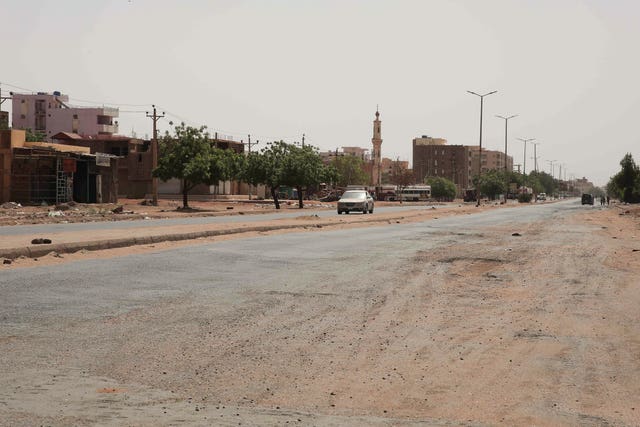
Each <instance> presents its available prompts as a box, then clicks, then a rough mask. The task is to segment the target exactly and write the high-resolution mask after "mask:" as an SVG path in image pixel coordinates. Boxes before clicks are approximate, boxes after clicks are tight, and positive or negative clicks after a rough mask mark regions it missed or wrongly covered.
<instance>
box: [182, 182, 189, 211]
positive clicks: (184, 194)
mask: <svg viewBox="0 0 640 427" xmlns="http://www.w3.org/2000/svg"><path fill="white" fill-rule="evenodd" d="M188 207H189V186H188V185H187V181H186V180H183V181H182V209H186V208H188Z"/></svg>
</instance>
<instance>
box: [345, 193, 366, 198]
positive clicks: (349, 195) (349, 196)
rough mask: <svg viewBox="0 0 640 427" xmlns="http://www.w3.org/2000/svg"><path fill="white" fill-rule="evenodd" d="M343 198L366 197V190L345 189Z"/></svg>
mask: <svg viewBox="0 0 640 427" xmlns="http://www.w3.org/2000/svg"><path fill="white" fill-rule="evenodd" d="M342 198H343V199H366V196H365V192H364V191H345V192H344V194H343V195H342Z"/></svg>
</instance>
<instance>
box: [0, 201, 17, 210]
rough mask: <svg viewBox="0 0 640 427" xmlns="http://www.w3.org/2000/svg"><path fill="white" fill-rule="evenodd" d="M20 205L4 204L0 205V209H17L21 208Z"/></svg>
mask: <svg viewBox="0 0 640 427" xmlns="http://www.w3.org/2000/svg"><path fill="white" fill-rule="evenodd" d="M21 207H22V205H21V204H20V203H16V202H6V203H3V204H1V205H0V208H2V209H18V208H21Z"/></svg>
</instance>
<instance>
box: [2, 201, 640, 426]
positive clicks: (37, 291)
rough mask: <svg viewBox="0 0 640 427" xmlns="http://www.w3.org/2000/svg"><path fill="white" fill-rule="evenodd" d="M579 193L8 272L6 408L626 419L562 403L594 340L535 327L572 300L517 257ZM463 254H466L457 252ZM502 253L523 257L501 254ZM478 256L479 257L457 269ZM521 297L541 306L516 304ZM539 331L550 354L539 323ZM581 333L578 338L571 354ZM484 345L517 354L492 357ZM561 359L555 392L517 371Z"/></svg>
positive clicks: (578, 229) (53, 413)
mask: <svg viewBox="0 0 640 427" xmlns="http://www.w3.org/2000/svg"><path fill="white" fill-rule="evenodd" d="M578 203H579V202H577V201H564V202H559V203H553V204H544V205H537V206H527V207H521V208H518V209H495V210H490V211H485V212H483V213H478V214H473V215H465V216H452V217H443V218H440V219H437V220H430V221H425V222H422V223H411V224H392V225H385V226H376V227H370V228H354V229H343V230H330V231H322V232H315V233H304V232H301V233H290V234H281V235H273V236H260V237H255V238H246V239H237V240H231V241H223V242H219V243H213V244H200V245H194V246H188V247H181V248H178V249H173V250H168V251H162V252H157V253H148V254H141V255H135V256H127V257H120V258H113V259H106V260H87V261H81V262H74V263H68V264H62V265H56V266H48V267H38V268H29V269H15V270H8V271H4V272H2V275H1V276H0V296H1V298H0V366H3V367H4V372H5V375H3V376H0V417H3V418H4V419H8V420H16V422H17V421H23V424H33V423H38V424H41V423H44V424H48V425H65V424H93V423H100V424H104V425H117V424H136V425H177V424H217V425H237V424H238V423H243V424H244V425H246V424H249V425H282V424H284V423H285V422H287V423H289V422H290V423H291V424H297V425H309V424H314V425H326V426H329V425H344V424H351V425H380V426H382V425H413V424H415V425H424V424H428V425H450V423H453V424H456V425H458V424H460V423H466V424H467V425H490V424H494V423H498V422H500V419H502V420H503V422H506V423H507V424H512V425H514V424H521V423H527V424H536V423H540V424H546V425H557V424H563V423H568V424H582V425H598V424H599V422H598V421H600V424H602V423H605V424H613V425H625V422H628V420H629V419H630V418H628V416H627V415H626V414H627V412H628V411H630V409H629V408H625V409H624V411H627V412H624V411H623V410H622V409H621V408H617V409H616V412H617V413H618V414H623V413H624V414H625V415H624V417H626V418H615V417H616V416H620V417H622V415H614V412H613V411H610V412H607V413H605V414H602V411H598V410H595V409H584V408H582V409H581V411H582V412H580V411H577V410H574V408H573V407H571V405H574V402H573V401H574V400H575V402H578V400H580V399H577V398H576V399H574V391H576V390H574V389H575V387H577V389H579V390H577V391H580V390H586V391H587V392H586V393H587V396H585V395H584V394H581V395H580V396H579V397H580V398H581V399H582V400H585V401H586V400H588V399H589V397H590V396H589V394H592V393H591V392H590V391H589V390H592V389H591V387H597V385H595V382H594V381H599V380H600V377H599V376H598V372H595V371H593V372H591V373H590V374H589V375H590V376H586V375H585V376H581V375H582V372H583V370H582V368H583V367H582V366H580V367H579V370H578V371H575V370H576V369H578V368H576V367H575V366H574V363H578V362H580V361H581V360H582V361H583V362H584V360H586V359H588V354H589V351H590V350H591V347H590V346H589V345H587V344H585V342H586V341H576V340H577V338H576V336H574V335H575V334H578V333H579V332H575V331H574V332H570V331H573V329H572V328H573V327H574V326H573V325H571V326H567V325H564V326H563V327H564V328H569V329H568V330H563V331H562V332H559V331H558V332H555V331H554V332H553V334H552V333H551V332H549V331H547V330H546V329H543V328H544V327H545V326H542V323H544V322H545V321H547V319H548V318H553V319H557V318H561V319H568V318H569V317H570V313H568V312H567V310H569V309H570V308H571V306H572V305H574V303H573V302H572V303H570V304H569V303H568V302H567V304H569V305H568V307H569V308H567V307H566V306H562V307H557V308H556V307H555V305H554V304H558V301H560V302H566V301H567V300H565V299H564V298H565V295H562V296H558V295H551V294H552V293H553V292H554V291H553V290H552V289H549V288H548V287H547V286H548V283H547V282H546V281H538V282H536V280H535V278H534V279H533V281H532V280H531V279H527V278H529V273H526V274H525V273H524V272H525V271H527V269H528V264H527V263H522V262H523V260H525V259H526V260H528V261H535V259H536V257H539V256H538V255H536V253H537V251H538V250H541V251H542V252H543V253H545V252H547V250H549V251H550V250H552V249H553V248H555V247H556V246H560V245H562V244H567V242H566V239H575V240H576V242H578V241H582V239H590V238H591V237H589V236H590V234H589V233H584V231H588V232H590V231H592V230H591V229H589V227H584V226H572V227H569V226H568V225H566V224H563V225H562V226H558V228H554V227H556V225H555V224H557V223H560V222H562V221H564V220H565V219H566V218H568V217H569V216H571V214H572V213H575V212H578V211H582V210H584V209H588V208H585V207H582V206H580V205H579V204H578ZM243 220H246V218H243ZM535 224H537V225H535ZM532 227H533V228H532ZM525 230H526V231H525ZM543 230H546V231H544V233H547V234H545V236H544V239H543V238H541V237H540V233H542V232H543ZM513 232H521V233H522V234H523V236H522V237H521V238H520V237H514V236H512V233H513ZM527 232H530V235H528V234H527ZM549 238H551V239H552V240H551V241H547V240H545V239H549ZM496 242H499V244H498V243H496ZM485 244H486V245H487V246H486V247H485V246H484V245H485ZM545 245H547V246H545ZM470 251H471V252H470ZM474 251H475V252H474ZM566 256H569V255H566ZM576 259H580V258H576ZM563 261H564V262H573V261H570V260H563ZM459 262H464V263H465V264H464V265H465V267H464V268H463V269H461V270H456V268H458V267H457V266H458V264H457V263H459ZM507 262H510V263H515V264H514V265H515V267H516V269H515V270H511V271H510V272H504V271H502V270H499V269H496V271H494V269H495V266H496V265H499V264H500V263H507ZM584 262H585V263H587V264H585V266H583V267H581V268H584V269H587V268H588V265H589V264H588V263H589V262H590V260H589V259H586V260H584ZM543 264H544V263H543ZM540 268H548V266H544V265H543V266H542V267H540ZM567 268H568V267H567ZM593 268H594V270H593V271H591V270H589V271H587V272H586V273H585V275H584V276H575V277H576V278H575V279H572V280H573V281H574V282H575V286H577V287H578V286H579V285H578V284H580V283H582V282H581V281H582V280H587V279H585V278H587V277H589V276H594V275H596V274H597V273H598V270H597V268H596V267H595V266H594V267H593ZM518 270H520V271H518ZM578 270H579V271H578V273H575V274H580V269H578ZM456 271H457V272H456ZM468 271H470V272H471V273H473V274H476V273H477V276H476V275H474V276H473V279H469V280H470V281H467V282H464V281H462V282H460V280H462V279H461V277H462V276H463V275H464V274H466V273H465V272H468ZM548 274H549V272H548V271H547V270H545V271H543V272H537V273H535V274H534V276H540V277H547V276H546V275H548ZM570 274H571V276H570V277H574V276H573V274H574V273H572V272H571V273H570ZM521 275H522V276H521ZM442 277H445V278H446V280H444V281H443V280H442ZM521 277H522V278H523V279H522V280H519V279H520V278H521ZM525 277H526V278H525ZM465 280H466V279H465ZM526 280H529V282H526ZM540 280H542V279H540ZM544 280H547V279H544ZM520 281H522V287H519V286H518V292H525V291H527V290H528V289H539V290H541V291H542V293H541V295H537V296H536V298H533V297H529V296H527V295H525V294H518V295H517V296H516V297H515V298H514V300H510V301H511V302H509V303H508V304H516V305H515V306H511V305H508V304H507V303H505V302H504V300H502V299H501V298H503V297H504V293H505V292H507V289H508V288H507V287H505V286H506V285H507V284H508V285H509V287H511V286H513V285H512V282H513V283H520ZM458 282H459V283H458ZM574 282H571V283H574ZM589 283H591V282H589ZM526 286H528V287H526ZM585 286H586V285H585ZM465 288H469V290H465ZM587 291H588V290H585V289H581V292H580V293H579V294H576V295H579V296H578V297H574V298H582V299H584V298H586V297H585V295H587V294H589V295H590V293H589V292H590V291H589V292H587ZM491 292H494V293H491ZM598 292H599V293H600V295H601V296H600V297H599V298H600V301H601V303H602V304H603V307H602V308H601V310H605V308H606V305H604V304H605V303H606V301H608V300H607V299H606V298H605V297H603V296H602V294H603V293H604V292H605V291H604V289H603V288H598ZM574 294H575V292H573V293H571V295H574ZM544 295H549V297H550V299H549V301H546V302H544V304H542V303H541V304H542V305H540V307H538V303H537V302H535V301H536V300H537V298H543V299H544V298H545V297H544ZM521 300H524V301H525V302H526V303H527V304H533V306H532V307H530V306H527V309H526V310H524V309H523V310H518V306H517V304H520V303H521ZM514 301H515V302H514ZM531 301H534V302H531ZM580 301H582V300H580ZM589 301H590V300H589ZM463 303H464V304H465V305H464V306H463V305H462V304H463ZM578 305H579V303H578ZM559 313H563V314H562V316H559ZM547 314H548V316H547ZM579 314H580V319H582V320H581V321H584V322H586V321H587V320H589V319H588V318H587V314H586V313H585V312H580V313H579ZM607 315H609V314H607ZM610 315H611V316H615V314H614V313H611V314H610ZM600 317H601V313H598V316H597V320H598V321H600V322H601V320H600ZM603 318H604V317H603ZM523 319H526V322H525V320H523ZM445 320H446V322H445ZM613 321H614V322H618V319H613ZM539 322H540V323H539ZM565 322H566V320H565ZM529 323H530V324H533V325H535V326H536V328H538V327H539V328H540V331H541V332H539V333H538V332H537V330H536V334H539V335H535V337H537V338H535V339H534V340H530V341H526V342H525V343H524V344H523V340H522V339H521V338H518V334H520V333H524V334H525V336H526V337H529V335H526V334H528V333H529V332H527V331H528V329H527V328H526V327H525V328H524V329H518V328H521V326H520V324H525V325H529ZM516 324H517V326H516ZM585 325H589V326H585V329H587V330H590V328H591V326H590V324H587V323H585ZM483 327H484V328H485V330H483ZM514 329H515V331H514ZM522 330H524V332H522ZM569 330H570V331H569ZM488 331H492V332H491V333H492V334H493V335H490V337H487V336H485V335H481V336H478V334H486V333H488ZM572 334H574V335H572ZM621 334H622V335H625V334H628V332H625V333H622V332H621ZM565 335H566V336H565ZM611 336H612V337H614V336H616V334H612V335H611ZM503 337H504V338H505V341H502V340H503ZM547 337H553V338H552V339H550V341H552V342H551V344H549V345H551V348H555V347H554V346H557V345H559V349H558V350H557V352H558V354H557V355H556V354H553V355H551V354H550V350H549V349H548V348H545V347H540V341H535V340H536V339H541V338H543V339H546V338H547ZM507 340H508V341H509V343H512V344H511V345H510V346H509V347H507V346H506V341H507ZM553 340H556V341H557V343H554V342H553ZM483 343H484V344H483ZM558 343H559V344H558ZM576 343H578V344H576ZM523 345H526V347H522V346H523ZM576 346H577V348H578V353H579V354H578V356H579V357H577V356H576V357H575V358H573V357H570V356H571V355H572V353H571V351H572V350H573V349H574V347H576ZM612 348H613V349H615V346H614V345H611V346H609V348H608V349H607V350H608V351H609V352H611V351H612V350H611V349H612ZM451 355H455V357H454V358H452V357H451ZM552 356H553V357H552ZM476 358H477V359H478V360H477V361H476V362H475V363H477V365H474V359H476ZM512 358H513V359H514V360H515V361H516V362H517V363H518V368H517V369H516V368H515V367H514V369H510V368H511V365H510V362H511V359H512ZM527 358H531V359H532V361H531V362H530V364H529V365H531V366H529V365H528V364H525V362H523V360H527ZM547 358H548V359H550V360H547ZM465 359H467V362H465V363H466V364H467V365H465V363H463V361H464V360H465ZM496 360H498V362H496ZM507 360H508V362H507ZM502 361H503V362H502ZM419 363H422V364H421V365H419ZM425 364H426V365H425ZM493 364H499V365H500V367H501V369H505V368H506V369H509V370H508V371H498V373H497V374H496V373H495V372H493V371H492V370H491V369H493ZM505 364H506V365H505ZM604 365H606V364H604ZM604 365H603V366H604ZM465 366H468V367H467V368H465ZM560 367H562V369H563V371H564V376H567V372H570V373H571V377H570V378H566V381H567V385H566V388H562V389H561V390H560V391H557V392H554V393H552V396H547V395H545V396H539V395H537V394H536V390H538V389H545V387H546V386H544V385H541V384H537V385H536V384H534V383H524V382H523V381H525V380H524V379H523V378H526V381H538V382H539V383H542V384H546V383H545V382H546V381H550V382H554V381H555V382H559V383H560V385H561V386H562V387H565V384H564V382H563V381H565V378H564V377H563V375H562V374H560V373H559V372H556V371H555V369H559V368H560ZM483 368H484V369H486V370H484V371H483ZM541 368H544V369H543V370H542V371H540V369H541ZM590 368H592V369H594V370H596V371H597V369H596V367H590ZM574 371H575V372H574ZM483 372H484V375H483V374H482V373H483ZM606 374H607V375H618V374H619V373H618V372H606ZM634 375H635V374H634ZM637 376H638V375H635V377H637ZM635 377H634V376H632V378H631V379H632V380H633V379H635ZM425 378H426V379H425ZM471 378H473V380H471ZM505 378H506V379H508V380H510V381H513V382H514V384H503V383H502V382H501V381H504V380H505ZM424 381H427V382H426V383H424ZM589 381H590V382H589ZM585 382H587V383H588V384H586V383H585ZM620 382H623V381H620V380H619V382H618V384H620ZM571 384H573V387H574V388H571V387H572V386H571ZM508 386H513V391H512V390H510V389H509V388H508ZM458 387H463V388H462V389H458ZM600 387H603V386H602V385H600ZM503 389H504V390H503ZM465 390H466V391H465ZM594 390H595V389H594ZM605 391H607V392H608V391H609V389H605ZM634 392H635V390H634ZM457 393H458V394H457ZM527 393H529V394H527ZM593 393H595V395H594V396H595V397H596V398H597V400H598V401H600V402H602V399H600V397H598V396H596V395H597V394H598V393H596V392H595V391H593ZM525 394H527V396H529V397H528V398H527V397H525ZM635 396H636V397H637V394H636V395H635ZM427 397H428V399H429V400H428V399H427ZM614 397H615V396H614V395H609V398H614ZM423 398H424V399H423ZM509 399H513V400H509ZM547 399H555V400H551V402H558V401H560V402H561V403H562V405H565V406H563V409H562V410H563V411H564V412H561V413H560V412H557V410H556V409H555V408H554V407H555V406H556V405H553V406H551V403H550V402H548V400H547ZM605 400H606V399H605ZM432 402H433V403H432ZM488 402H491V403H488ZM491 405H495V406H497V407H498V409H495V408H494V407H493V406H491ZM575 405H578V404H577V403H575ZM549 408H550V409H549ZM25 420H26V421H25ZM213 420H215V421H213ZM621 420H622V421H621ZM629 425H630V424H629Z"/></svg>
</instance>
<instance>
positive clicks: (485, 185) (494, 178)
mask: <svg viewBox="0 0 640 427" xmlns="http://www.w3.org/2000/svg"><path fill="white" fill-rule="evenodd" d="M476 181H478V179H477V178H476ZM476 187H477V188H478V189H479V190H480V193H481V194H485V195H486V196H487V197H489V199H491V200H494V199H495V198H496V196H497V195H498V194H506V193H507V189H508V185H507V183H506V181H505V177H504V174H503V172H502V171H496V170H490V171H488V172H485V173H483V174H482V176H481V177H480V180H479V182H478V183H477V185H476Z"/></svg>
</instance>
